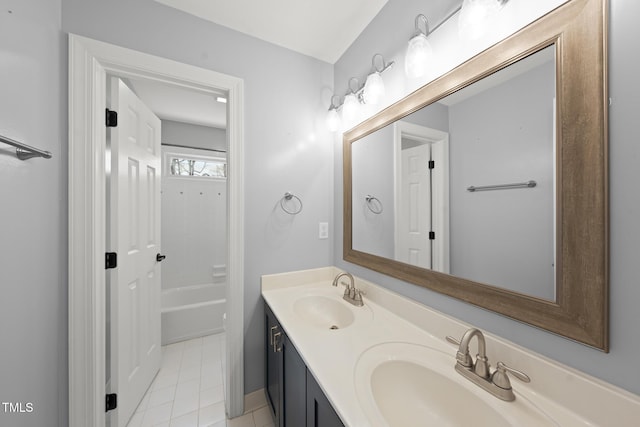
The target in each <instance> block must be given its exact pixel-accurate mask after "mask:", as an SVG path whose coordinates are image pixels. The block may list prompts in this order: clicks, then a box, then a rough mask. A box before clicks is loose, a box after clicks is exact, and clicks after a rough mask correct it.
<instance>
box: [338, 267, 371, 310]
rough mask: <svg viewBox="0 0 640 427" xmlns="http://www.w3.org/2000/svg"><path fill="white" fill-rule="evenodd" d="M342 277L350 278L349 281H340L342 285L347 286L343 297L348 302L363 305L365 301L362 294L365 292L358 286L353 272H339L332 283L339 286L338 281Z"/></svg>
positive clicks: (358, 305)
mask: <svg viewBox="0 0 640 427" xmlns="http://www.w3.org/2000/svg"><path fill="white" fill-rule="evenodd" d="M341 277H348V278H349V283H345V282H340V284H341V285H344V286H346V288H345V290H344V295H343V296H342V299H344V300H345V301H347V302H348V303H350V304H353V305H355V306H357V307H362V306H363V305H364V302H363V301H362V295H363V294H364V292H363V291H361V290H360V289H357V288H356V285H355V281H354V280H353V276H352V275H351V273H346V272H345V273H340V274H338V275H337V276H336V277H335V278H334V279H333V283H332V285H333V286H338V281H339V280H340V278H341Z"/></svg>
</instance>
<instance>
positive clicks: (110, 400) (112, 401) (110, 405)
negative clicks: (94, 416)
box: [105, 393, 118, 412]
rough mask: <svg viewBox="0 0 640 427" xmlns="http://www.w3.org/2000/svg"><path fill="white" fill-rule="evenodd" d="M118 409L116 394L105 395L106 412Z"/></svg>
mask: <svg viewBox="0 0 640 427" xmlns="http://www.w3.org/2000/svg"><path fill="white" fill-rule="evenodd" d="M117 407H118V395H117V394H116V393H111V394H107V399H106V409H107V410H106V411H105V412H109V411H112V410H114V409H116V408H117Z"/></svg>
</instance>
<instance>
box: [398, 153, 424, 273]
mask: <svg viewBox="0 0 640 427" xmlns="http://www.w3.org/2000/svg"><path fill="white" fill-rule="evenodd" d="M429 160H431V146H430V145H429V144H418V145H415V146H413V147H410V148H403V149H402V151H401V163H400V164H401V171H400V179H401V184H400V200H399V210H398V212H397V214H398V216H399V218H398V230H399V234H400V235H399V238H398V240H397V241H398V247H397V248H396V259H397V260H398V261H402V262H405V263H407V264H411V265H416V266H419V267H425V268H431V241H430V240H429V231H431V174H430V172H429Z"/></svg>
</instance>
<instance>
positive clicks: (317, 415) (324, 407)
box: [306, 370, 344, 427]
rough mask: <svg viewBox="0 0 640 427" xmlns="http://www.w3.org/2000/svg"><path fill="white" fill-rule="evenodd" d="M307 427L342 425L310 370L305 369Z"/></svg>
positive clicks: (334, 426) (338, 426) (342, 426)
mask: <svg viewBox="0 0 640 427" xmlns="http://www.w3.org/2000/svg"><path fill="white" fill-rule="evenodd" d="M306 425H307V427H344V424H342V421H341V420H340V417H338V414H336V411H335V410H334V409H333V407H332V406H331V403H329V399H327V397H326V396H325V395H324V393H323V392H322V389H321V388H320V386H319V385H318V383H317V382H316V380H315V378H313V375H311V372H309V371H308V370H307V424H306Z"/></svg>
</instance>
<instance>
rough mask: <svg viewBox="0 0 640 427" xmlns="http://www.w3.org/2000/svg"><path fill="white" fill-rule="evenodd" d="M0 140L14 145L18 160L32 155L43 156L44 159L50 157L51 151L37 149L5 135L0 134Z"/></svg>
mask: <svg viewBox="0 0 640 427" xmlns="http://www.w3.org/2000/svg"><path fill="white" fill-rule="evenodd" d="M0 142H4V143H5V144H9V145H11V146H14V147H16V156H17V157H18V158H19V159H20V160H27V159H30V158H32V157H44V158H45V159H50V158H51V153H50V152H48V151H43V150H39V149H37V148H35V147H32V146H30V145H27V144H23V143H22V142H18V141H15V140H13V139H11V138H7V137H6V136H2V135H0Z"/></svg>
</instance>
